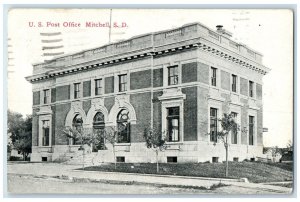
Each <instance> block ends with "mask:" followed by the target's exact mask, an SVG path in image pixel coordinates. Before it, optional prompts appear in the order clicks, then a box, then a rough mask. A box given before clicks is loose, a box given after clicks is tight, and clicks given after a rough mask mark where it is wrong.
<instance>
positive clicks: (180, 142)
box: [165, 141, 183, 145]
mask: <svg viewBox="0 0 300 202" xmlns="http://www.w3.org/2000/svg"><path fill="white" fill-rule="evenodd" d="M165 144H166V145H183V142H182V141H178V142H166V143H165Z"/></svg>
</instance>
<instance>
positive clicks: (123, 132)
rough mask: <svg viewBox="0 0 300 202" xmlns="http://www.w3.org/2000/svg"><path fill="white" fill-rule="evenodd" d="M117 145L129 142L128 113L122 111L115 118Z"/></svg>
mask: <svg viewBox="0 0 300 202" xmlns="http://www.w3.org/2000/svg"><path fill="white" fill-rule="evenodd" d="M117 126H118V137H117V138H118V143H129V142H130V124H129V111H128V110H127V109H122V110H121V111H120V113H119V114H118V117H117Z"/></svg>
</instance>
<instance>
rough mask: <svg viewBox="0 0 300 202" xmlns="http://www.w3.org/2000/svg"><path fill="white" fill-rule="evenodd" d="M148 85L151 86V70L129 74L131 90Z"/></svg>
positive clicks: (147, 86)
mask: <svg viewBox="0 0 300 202" xmlns="http://www.w3.org/2000/svg"><path fill="white" fill-rule="evenodd" d="M149 87H151V70H145V71H139V72H133V73H131V74H130V89H131V90H136V89H141V88H149Z"/></svg>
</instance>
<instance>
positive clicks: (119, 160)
mask: <svg viewBox="0 0 300 202" xmlns="http://www.w3.org/2000/svg"><path fill="white" fill-rule="evenodd" d="M117 162H118V163H125V156H117Z"/></svg>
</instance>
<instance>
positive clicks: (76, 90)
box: [74, 83, 80, 99]
mask: <svg viewBox="0 0 300 202" xmlns="http://www.w3.org/2000/svg"><path fill="white" fill-rule="evenodd" d="M77 98H80V83H74V99H77Z"/></svg>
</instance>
